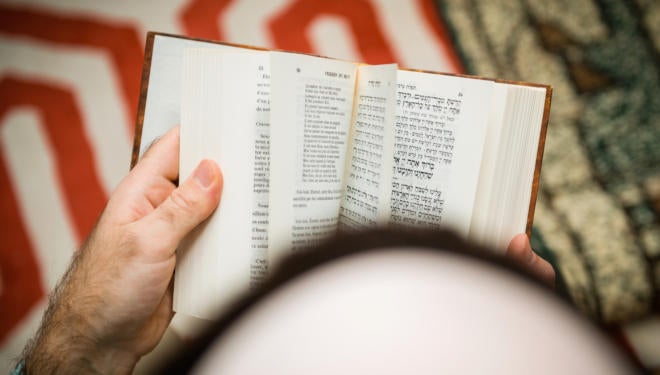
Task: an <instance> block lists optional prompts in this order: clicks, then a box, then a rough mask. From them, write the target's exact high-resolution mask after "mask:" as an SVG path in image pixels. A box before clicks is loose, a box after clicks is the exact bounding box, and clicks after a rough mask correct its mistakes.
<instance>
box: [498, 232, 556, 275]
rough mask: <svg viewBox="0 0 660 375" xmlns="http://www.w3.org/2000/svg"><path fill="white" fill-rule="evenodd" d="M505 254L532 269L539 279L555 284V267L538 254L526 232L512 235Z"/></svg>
mask: <svg viewBox="0 0 660 375" xmlns="http://www.w3.org/2000/svg"><path fill="white" fill-rule="evenodd" d="M505 254H506V256H507V257H509V258H510V259H513V260H514V261H515V262H516V263H518V264H520V265H521V266H523V267H525V268H527V269H529V270H530V271H532V273H533V274H534V275H536V276H537V277H538V278H539V279H541V280H543V282H545V283H546V284H549V285H551V286H554V285H555V269H554V268H552V265H551V264H550V263H548V261H546V260H545V259H543V258H541V257H540V256H538V255H537V254H536V253H535V252H534V250H532V245H531V244H530V243H529V238H528V237H527V235H526V234H524V233H520V234H518V235H516V236H515V237H513V239H512V240H511V242H509V246H508V247H507V249H506V253H505Z"/></svg>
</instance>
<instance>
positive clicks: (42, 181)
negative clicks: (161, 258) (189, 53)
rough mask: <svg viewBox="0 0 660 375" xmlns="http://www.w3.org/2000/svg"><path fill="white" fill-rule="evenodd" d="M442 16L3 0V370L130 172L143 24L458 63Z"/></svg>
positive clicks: (363, 1)
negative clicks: (112, 193) (110, 197)
mask: <svg viewBox="0 0 660 375" xmlns="http://www.w3.org/2000/svg"><path fill="white" fill-rule="evenodd" d="M440 20H441V19H440V18H439V17H438V15H437V13H436V9H435V6H434V3H433V2H432V0H414V1H403V2H399V1H386V0H382V1H378V0H325V1H318V0H277V1H261V0H217V1H216V0H213V1H212V0H159V1H133V0H119V1H105V2H104V1H79V0H58V1H50V0H14V1H6V0H5V1H0V216H1V218H0V223H2V225H0V238H2V239H3V245H2V247H0V280H1V282H0V372H8V371H9V370H10V368H11V365H12V364H11V358H13V357H15V356H16V355H18V354H19V353H20V350H21V349H22V347H23V346H24V344H25V342H26V340H27V339H28V338H29V337H31V336H32V335H33V333H34V330H35V329H36V327H37V324H38V322H39V320H40V318H41V314H42V312H43V307H44V305H45V295H46V293H47V291H48V290H50V289H51V288H52V287H53V286H54V284H55V282H56V281H57V279H58V278H59V277H60V276H61V274H62V273H63V271H64V270H65V268H66V266H67V264H68V261H69V259H70V256H71V254H72V252H73V251H74V249H76V248H77V246H78V244H79V243H80V241H81V240H82V239H83V238H84V237H85V236H86V234H87V233H88V232H89V230H90V229H91V227H92V225H93V224H94V222H95V220H96V218H97V216H98V215H99V213H100V212H101V210H102V208H103V206H104V204H105V201H106V199H107V197H108V195H109V194H110V192H111V191H112V190H113V188H114V187H115V185H116V184H117V183H118V182H119V181H120V180H121V178H122V177H123V176H124V175H125V174H126V173H127V171H128V165H129V159H130V152H131V143H132V139H133V126H134V121H135V118H136V112H137V103H138V94H139V85H140V78H141V72H142V62H143V50H144V37H145V35H146V31H148V30H154V31H162V32H170V33H177V34H185V35H189V36H194V37H202V38H210V39H217V40H225V41H229V42H235V43H243V44H250V45H256V46H266V47H272V48H279V49H286V50H295V51H302V52H310V53H316V54H323V55H328V56H334V57H338V58H343V59H347V60H353V61H366V62H369V63H374V64H377V63H390V62H398V63H399V64H401V65H404V66H412V67H416V68H421V69H429V70H440V71H450V72H461V71H462V68H461V64H460V62H459V59H458V57H457V56H458V55H457V54H456V53H455V50H454V49H453V47H452V45H451V43H449V34H447V33H446V32H445V29H444V26H443V24H441V23H440ZM411 40H412V41H415V43H411V42H410V41H411ZM2 369H5V371H3V370H2Z"/></svg>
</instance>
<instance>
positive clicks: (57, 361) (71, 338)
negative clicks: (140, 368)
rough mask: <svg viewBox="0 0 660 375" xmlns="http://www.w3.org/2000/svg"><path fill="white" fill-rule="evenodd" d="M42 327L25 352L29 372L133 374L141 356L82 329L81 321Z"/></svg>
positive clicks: (25, 362)
mask: <svg viewBox="0 0 660 375" xmlns="http://www.w3.org/2000/svg"><path fill="white" fill-rule="evenodd" d="M43 328H45V329H43ZM42 329H43V330H42V332H41V333H40V335H39V336H38V337H37V339H36V341H35V342H34V344H33V346H32V347H31V349H30V350H28V352H27V353H26V355H25V356H24V365H25V370H26V373H42V372H43V373H60V372H63V373H92V374H93V373H99V374H130V373H131V372H132V371H133V368H134V367H135V365H136V363H137V361H138V360H139V359H140V356H139V355H136V354H134V353H132V352H130V351H127V350H123V349H118V348H116V347H113V346H110V345H104V344H103V343H100V342H97V341H95V340H94V339H93V338H91V337H89V335H86V334H85V332H81V326H80V323H78V324H77V325H76V324H66V325H64V324H55V325H51V326H49V327H42Z"/></svg>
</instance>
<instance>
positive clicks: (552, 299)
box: [168, 230, 632, 374]
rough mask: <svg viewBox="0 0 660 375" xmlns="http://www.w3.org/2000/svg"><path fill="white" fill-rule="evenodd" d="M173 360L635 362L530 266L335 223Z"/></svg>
mask: <svg viewBox="0 0 660 375" xmlns="http://www.w3.org/2000/svg"><path fill="white" fill-rule="evenodd" d="M168 366H180V367H177V368H176V370H177V371H178V372H185V371H189V370H191V369H194V372H195V373H214V374H215V373H227V374H238V373H240V374H257V373H265V372H273V371H275V372H278V373H286V374H309V373H314V374H338V373H340V374H346V373H356V374H357V373H360V374H363V373H381V374H382V373H392V374H394V373H434V374H435V373H448V372H449V373H456V372H460V373H464V372H468V373H476V372H478V373H501V372H506V373H539V372H541V373H599V374H602V373H617V374H619V373H626V372H632V368H631V367H629V364H628V362H627V361H626V360H625V359H624V357H623V355H622V354H621V353H619V352H618V351H617V350H616V349H615V348H614V347H613V346H612V345H611V343H609V342H608V340H607V339H606V338H605V336H604V335H602V334H601V333H600V332H598V330H597V329H596V328H595V327H594V326H592V325H591V324H590V323H589V322H588V321H586V319H584V318H583V317H582V316H580V315H579V314H577V313H576V312H575V311H573V309H572V308H571V307H570V306H569V305H568V303H566V302H565V301H563V300H561V299H560V298H558V297H557V296H556V295H555V293H554V292H552V291H551V290H550V289H549V288H547V287H546V286H545V285H544V284H542V283H540V282H537V281H536V280H535V279H533V278H532V277H530V276H528V275H527V274H526V270H524V269H520V268H518V267H517V266H516V265H515V264H512V263H509V262H508V261H506V259H504V258H501V257H496V256H494V255H493V252H491V251H490V250H489V249H484V248H481V247H478V246H475V245H473V244H471V243H469V242H465V241H463V240H461V239H460V238H458V237H457V236H455V235H453V234H452V233H449V232H443V231H433V232H431V231H414V232H411V231H398V230H375V231H368V232H362V233H351V234H342V235H340V236H337V237H336V238H333V239H331V240H329V241H328V242H326V243H324V244H323V245H321V246H319V247H318V248H316V249H310V250H309V251H306V252H302V253H298V254H295V255H293V256H292V257H291V258H289V259H288V260H286V261H285V262H284V263H283V264H281V265H280V267H278V268H277V269H276V270H275V271H274V273H273V275H272V278H271V279H270V281H269V282H268V283H267V284H266V285H265V286H264V288H263V289H262V290H261V291H259V292H257V293H256V294H255V295H252V296H250V297H248V298H247V299H245V300H243V301H241V302H240V303H238V304H237V306H236V308H235V309H234V310H232V311H231V313H230V314H228V315H227V316H225V317H224V318H222V319H221V320H220V321H219V323H218V325H217V326H216V327H215V329H214V330H213V332H211V334H210V335H209V336H207V337H206V338H205V339H203V340H201V341H200V342H199V343H198V346H197V347H196V348H195V349H194V350H192V351H190V352H188V353H187V355H186V356H183V357H181V358H179V359H178V360H177V362H176V363H172V364H169V365H168ZM172 369H173V368H171V367H170V368H169V369H168V370H172Z"/></svg>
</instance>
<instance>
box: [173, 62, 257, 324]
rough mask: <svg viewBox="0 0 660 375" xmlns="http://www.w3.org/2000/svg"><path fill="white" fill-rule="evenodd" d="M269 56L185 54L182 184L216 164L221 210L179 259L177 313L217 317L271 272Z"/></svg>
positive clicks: (192, 237)
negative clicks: (206, 162)
mask: <svg viewBox="0 0 660 375" xmlns="http://www.w3.org/2000/svg"><path fill="white" fill-rule="evenodd" d="M269 81H270V77H269V54H268V52H260V51H250V50H245V52H241V53H232V52H220V51H216V50H206V49H192V50H187V51H186V52H185V53H184V70H183V87H182V88H183V93H182V103H181V116H182V117H181V118H182V121H181V146H180V178H181V179H182V180H183V179H185V178H187V177H188V175H190V173H191V172H192V170H193V169H194V168H195V167H196V166H197V164H198V163H199V162H200V161H201V160H202V159H205V158H207V159H212V160H215V161H216V162H217V163H218V164H219V165H220V168H221V169H222V172H223V176H224V186H223V192H222V199H221V201H220V205H219V207H218V209H217V210H216V211H215V212H214V213H213V214H212V215H211V217H210V218H209V219H208V220H207V221H206V222H205V223H204V224H203V225H201V226H200V227H198V228H197V229H196V230H195V231H194V232H193V233H192V234H191V235H189V236H188V237H186V239H185V241H184V243H183V244H182V246H181V247H180V249H179V252H178V254H177V257H178V263H177V269H176V277H175V283H174V309H175V311H177V312H182V313H184V314H188V315H192V316H196V317H200V318H206V319H211V318H215V317H216V316H217V314H218V312H219V311H221V310H222V309H224V308H226V307H228V306H229V304H230V303H231V302H232V301H233V300H234V299H235V298H236V297H238V296H240V295H242V294H243V293H245V292H247V291H248V289H249V287H250V285H255V284H259V282H260V281H261V279H262V278H263V277H264V276H265V274H266V270H267V268H266V262H267V254H266V251H267V243H268V237H267V235H266V228H267V225H268V138H269V124H268V123H269V115H268V111H269V102H268V98H269Z"/></svg>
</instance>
